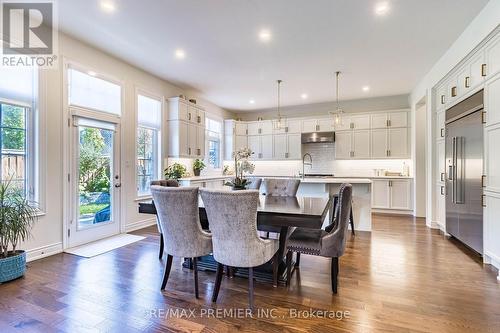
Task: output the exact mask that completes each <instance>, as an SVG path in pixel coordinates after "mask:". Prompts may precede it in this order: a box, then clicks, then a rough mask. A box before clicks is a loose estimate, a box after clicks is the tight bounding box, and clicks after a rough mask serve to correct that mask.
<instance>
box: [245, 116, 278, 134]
mask: <svg viewBox="0 0 500 333" xmlns="http://www.w3.org/2000/svg"><path fill="white" fill-rule="evenodd" d="M247 130H248V131H247V133H248V135H260V134H272V132H273V122H272V121H271V120H263V121H250V122H248V123H247Z"/></svg>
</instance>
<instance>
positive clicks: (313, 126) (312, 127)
mask: <svg viewBox="0 0 500 333" xmlns="http://www.w3.org/2000/svg"><path fill="white" fill-rule="evenodd" d="M317 125H318V122H317V121H316V119H305V120H303V121H302V132H303V133H311V132H316V131H317V130H318V127H317Z"/></svg>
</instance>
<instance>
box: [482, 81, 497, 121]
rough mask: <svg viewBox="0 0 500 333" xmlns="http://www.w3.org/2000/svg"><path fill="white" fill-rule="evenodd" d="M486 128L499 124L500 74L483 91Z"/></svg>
mask: <svg viewBox="0 0 500 333" xmlns="http://www.w3.org/2000/svg"><path fill="white" fill-rule="evenodd" d="M484 106H485V111H486V126H492V125H496V124H499V123H500V74H498V75H497V76H496V77H494V78H493V79H492V80H490V81H489V82H488V83H487V84H486V87H485V89H484Z"/></svg>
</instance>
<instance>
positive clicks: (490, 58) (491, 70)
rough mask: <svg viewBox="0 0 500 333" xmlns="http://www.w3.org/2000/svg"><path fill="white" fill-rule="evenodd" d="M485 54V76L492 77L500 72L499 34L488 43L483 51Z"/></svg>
mask: <svg viewBox="0 0 500 333" xmlns="http://www.w3.org/2000/svg"><path fill="white" fill-rule="evenodd" d="M485 56H486V66H487V67H486V75H487V76H486V78H490V77H493V76H494V75H495V74H496V73H498V72H500V35H497V36H496V37H495V38H494V39H493V40H492V41H490V42H489V43H488V45H487V46H486V51H485Z"/></svg>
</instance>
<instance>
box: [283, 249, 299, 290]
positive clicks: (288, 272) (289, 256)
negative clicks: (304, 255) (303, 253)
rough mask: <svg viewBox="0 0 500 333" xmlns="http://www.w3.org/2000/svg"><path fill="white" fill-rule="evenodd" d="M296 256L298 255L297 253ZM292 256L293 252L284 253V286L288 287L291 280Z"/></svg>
mask: <svg viewBox="0 0 500 333" xmlns="http://www.w3.org/2000/svg"><path fill="white" fill-rule="evenodd" d="M297 254H299V253H298V252H297ZM292 255H293V252H292V251H288V252H287V253H286V285H287V286H289V285H290V279H291V278H292V276H291V275H292Z"/></svg>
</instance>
